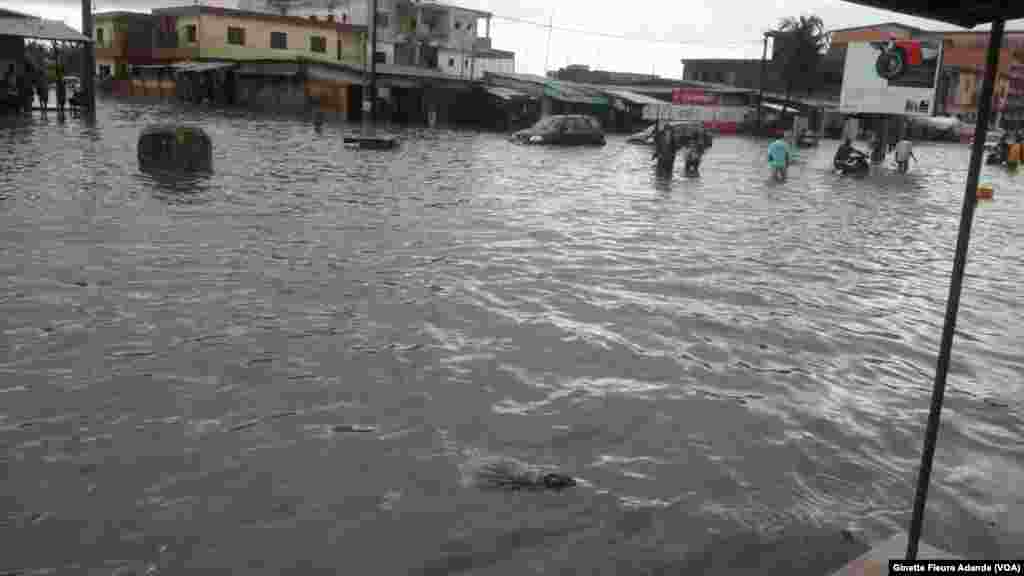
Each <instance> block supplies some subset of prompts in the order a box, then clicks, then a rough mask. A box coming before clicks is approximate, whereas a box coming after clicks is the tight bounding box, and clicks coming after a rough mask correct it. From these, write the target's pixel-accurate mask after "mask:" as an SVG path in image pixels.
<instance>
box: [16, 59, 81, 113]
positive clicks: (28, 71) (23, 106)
mask: <svg viewBox="0 0 1024 576" xmlns="http://www.w3.org/2000/svg"><path fill="white" fill-rule="evenodd" d="M56 85H57V86H56V96H57V112H58V113H59V114H60V115H62V116H63V115H64V106H65V105H66V104H67V88H66V86H65V85H64V78H63V74H62V71H61V69H60V67H59V66H58V70H57V82H56ZM3 89H4V91H5V92H6V96H7V98H6V101H7V102H8V103H13V104H14V106H13V108H14V109H15V111H17V112H20V113H28V112H31V111H32V104H33V96H35V97H36V98H38V99H39V107H40V110H41V113H42V114H43V115H44V116H45V115H46V112H47V110H48V108H49V101H50V83H49V80H48V78H47V75H46V70H43V69H40V68H38V67H36V66H33V65H32V64H31V63H30V62H26V63H25V68H24V71H23V72H22V73H21V74H18V73H17V72H16V71H15V69H14V64H10V65H8V68H7V70H6V71H5V72H4V76H3Z"/></svg>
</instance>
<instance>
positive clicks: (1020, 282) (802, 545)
mask: <svg viewBox="0 0 1024 576" xmlns="http://www.w3.org/2000/svg"><path fill="white" fill-rule="evenodd" d="M167 120H178V121H183V122H188V123H193V124H197V125H200V126H203V127H204V128H205V129H206V130H207V131H208V132H209V133H210V135H211V137H212V138H213V141H214V145H215V152H214V155H215V159H214V163H215V173H214V174H213V175H212V176H210V177H207V178H200V179H197V180H194V181H185V182H182V181H168V180H167V179H165V178H161V179H153V178H152V177H150V176H148V175H145V174H142V173H140V172H139V171H138V168H137V161H136V156H135V144H136V139H137V137H138V134H139V132H140V130H141V129H142V128H143V127H144V126H145V125H147V124H148V123H151V122H164V121H167ZM2 122H3V125H2V127H0V251H2V257H0V318H2V319H0V328H2V331H3V339H2V340H0V445H2V452H0V458H2V460H0V470H2V478H3V481H2V482H0V543H2V548H3V550H2V552H0V572H7V571H22V572H23V573H27V574H34V573H40V574H43V573H46V574H51V573H52V574H114V573H118V574H144V573H145V574H181V573H186V572H188V573H218V574H220V573H237V574H288V573H293V574H318V573H323V574H335V573H349V574H455V573H464V574H474V575H476V574H481V575H497V574H502V575H505V574H509V575H521V574H573V573H578V574H584V573H585V574H625V573H636V574H660V573H665V574H679V573H716V574H733V573H736V574H739V573H752V570H753V569H756V568H759V567H761V568H763V567H769V566H773V567H776V568H780V569H781V568H783V567H785V568H787V569H788V571H787V572H785V573H790V574H815V575H817V574H825V573H827V572H828V571H830V570H831V569H833V568H836V567H837V566H838V565H840V564H842V563H843V562H844V561H846V560H848V559H850V558H851V557H852V556H853V555H856V554H858V553H860V552H862V551H863V550H864V545H863V544H861V543H858V542H854V543H851V542H848V541H846V540H844V539H843V538H842V537H841V536H840V531H841V530H843V529H846V528H850V529H853V530H854V531H856V532H857V534H858V537H859V538H861V539H863V540H864V541H867V542H873V541H875V540H878V539H881V538H886V537H888V536H890V535H891V534H892V533H894V532H895V531H898V530H905V529H906V527H907V524H908V521H909V515H910V509H911V501H912V498H913V487H914V482H915V480H916V469H917V464H918V459H919V457H920V456H919V454H920V450H921V438H922V433H923V429H924V424H925V420H926V417H927V411H928V406H929V401H930V390H931V383H932V378H933V375H934V369H935V357H936V353H937V351H938V344H939V332H940V329H941V325H942V317H943V313H944V306H945V300H946V292H947V289H948V281H949V274H950V270H951V268H952V261H953V248H954V245H955V238H956V228H957V222H958V219H959V211H960V203H961V198H962V194H963V186H964V181H965V178H966V167H967V160H968V156H969V150H968V148H967V147H966V146H962V145H955V144H920V145H918V146H917V149H916V150H915V154H916V155H917V156H918V157H919V159H920V162H919V163H918V164H915V165H913V166H912V168H911V172H910V173H909V174H907V175H899V174H896V173H894V172H893V171H892V169H891V168H890V167H882V168H878V169H876V173H875V174H872V175H871V176H869V177H867V178H865V179H853V178H839V177H836V176H835V175H833V174H832V173H831V171H830V170H829V165H830V162H831V156H832V154H833V152H834V150H835V147H836V142H834V141H826V142H825V143H823V145H822V146H821V147H820V148H819V149H816V150H812V151H802V154H801V159H800V161H799V163H798V164H797V165H795V166H794V167H793V168H792V169H791V171H790V179H789V181H788V182H786V183H784V184H775V183H772V182H771V181H770V178H769V172H768V168H767V165H766V159H765V143H764V142H761V143H758V142H755V141H753V140H748V139H742V138H731V137H720V138H718V139H716V140H715V143H714V146H713V147H712V148H711V150H710V151H709V152H708V155H707V157H706V159H705V163H704V166H703V176H702V177H701V178H699V179H686V178H683V177H681V171H682V162H681V161H680V162H677V171H678V172H679V174H678V175H677V177H676V178H675V179H674V180H673V181H672V182H671V183H669V184H665V183H659V182H656V181H655V180H654V178H653V170H652V165H651V161H650V153H651V151H650V149H648V148H643V147H638V146H634V145H630V144H626V143H625V140H624V138H623V137H621V136H611V137H609V143H608V145H607V146H605V147H603V148H584V149H556V148H541V147H523V146H517V145H514V144H512V143H509V142H507V141H506V140H505V139H504V138H503V137H502V136H501V135H496V134H479V133H475V132H454V131H445V130H436V131H432V130H425V129H424V130H420V129H416V130H409V131H406V132H401V133H400V135H401V137H402V144H401V148H400V149H399V150H398V151H396V152H394V153H386V152H370V151H357V150H350V149H346V148H345V147H344V146H343V144H342V142H341V137H342V136H343V135H344V134H346V133H348V132H349V131H350V130H352V129H353V127H351V126H344V125H330V124H328V125H326V126H324V128H323V130H322V132H317V131H316V130H314V128H313V127H312V125H310V124H309V123H304V122H302V121H299V120H295V119H289V118H275V117H268V116H249V115H246V114H244V113H241V112H223V111H203V110H190V109H184V108H176V107H174V106H172V105H165V104H139V103H125V102H121V103H118V102H114V101H102V102H101V103H100V109H99V111H98V120H97V123H96V125H95V126H94V127H90V126H87V125H84V124H82V123H81V122H80V121H79V120H73V119H69V120H68V121H67V122H65V123H59V122H58V121H57V118H56V115H55V114H51V115H50V118H49V119H48V120H47V121H40V120H39V119H38V118H36V119H35V120H28V119H23V120H11V119H6V120H3V121H2ZM983 180H985V181H990V182H992V183H993V184H994V187H995V200H994V201H992V202H988V203H984V204H981V205H980V206H979V208H978V210H977V213H976V219H975V224H974V233H973V238H972V243H971V252H970V257H969V259H968V267H967V278H966V281H965V286H964V294H963V298H962V301H961V311H960V317H959V324H958V332H959V335H958V337H957V339H956V341H955V344H954V349H953V363H952V368H951V372H950V376H949V387H948V389H947V393H946V403H945V409H944V411H943V421H942V422H943V426H942V429H941V432H940V436H939V444H938V451H937V454H936V465H935V469H934V472H933V476H932V488H931V492H930V498H929V503H928V513H927V516H926V525H925V541H926V542H928V543H930V544H933V545H936V546H939V547H941V548H944V549H947V550H949V551H951V552H954V553H957V554H961V555H964V556H969V557H974V558H980V557H1002V558H1010V557H1019V556H1020V551H1021V550H1022V549H1024V492H1022V491H1021V486H1024V440H1022V438H1024V402H1022V400H1021V398H1022V397H1024V396H1022V394H1024V307H1022V303H1024V288H1022V286H1024V174H1021V175H1017V176H1015V177H1014V176H1011V175H1008V174H1007V173H1006V172H1005V171H994V170H992V169H988V168H986V169H985V172H984V173H983ZM491 456H502V457H509V458H516V459H519V460H522V461H524V462H527V463H530V464H533V465H537V466H549V467H552V468H556V469H559V470H561V471H562V472H565V473H567V474H572V475H574V476H576V477H577V478H579V479H580V480H581V481H580V485H578V486H576V487H575V488H572V489H569V490H566V491H562V492H543V491H541V492H538V491H495V490H485V489H482V488H480V487H477V486H475V485H473V484H472V483H467V482H465V478H464V474H463V472H464V471H465V470H466V466H467V464H469V465H471V464H472V463H473V462H474V461H475V460H476V459H479V458H482V457H491ZM759 573H763V571H761V572H759ZM780 573H782V572H780Z"/></svg>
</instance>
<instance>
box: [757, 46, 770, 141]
mask: <svg viewBox="0 0 1024 576" xmlns="http://www.w3.org/2000/svg"><path fill="white" fill-rule="evenodd" d="M767 61H768V34H765V35H764V48H763V49H762V50H761V74H760V75H759V76H758V77H757V89H758V92H757V135H760V134H761V107H762V106H763V102H764V74H765V65H766V64H767Z"/></svg>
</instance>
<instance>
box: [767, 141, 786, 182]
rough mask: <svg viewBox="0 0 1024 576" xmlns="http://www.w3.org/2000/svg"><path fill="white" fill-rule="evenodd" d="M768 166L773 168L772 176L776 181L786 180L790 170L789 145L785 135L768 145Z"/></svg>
mask: <svg viewBox="0 0 1024 576" xmlns="http://www.w3.org/2000/svg"><path fill="white" fill-rule="evenodd" d="M768 166H769V167H771V169H772V177H773V178H775V181H776V182H785V181H786V172H787V171H788V170H789V145H788V144H786V139H785V137H783V138H776V139H775V141H774V142H772V143H771V144H769V145H768Z"/></svg>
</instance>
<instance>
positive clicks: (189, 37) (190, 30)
mask: <svg viewBox="0 0 1024 576" xmlns="http://www.w3.org/2000/svg"><path fill="white" fill-rule="evenodd" d="M185 40H186V41H187V42H188V43H189V44H195V42H196V25H195V24H189V25H188V26H185Z"/></svg>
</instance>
